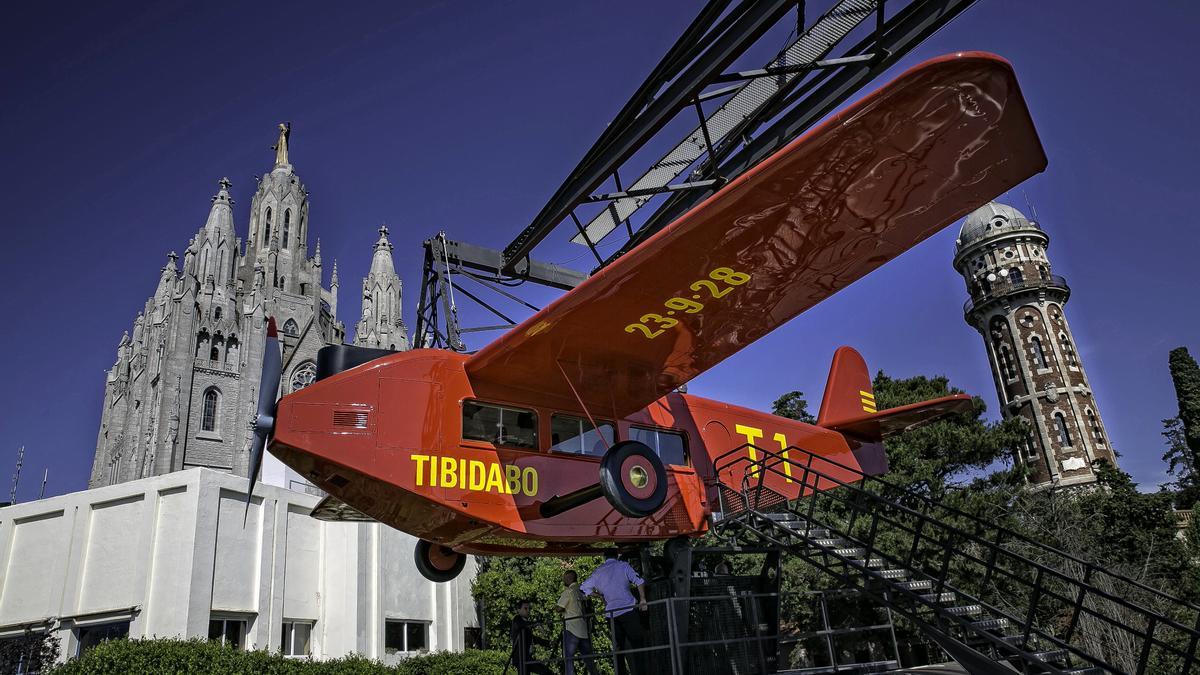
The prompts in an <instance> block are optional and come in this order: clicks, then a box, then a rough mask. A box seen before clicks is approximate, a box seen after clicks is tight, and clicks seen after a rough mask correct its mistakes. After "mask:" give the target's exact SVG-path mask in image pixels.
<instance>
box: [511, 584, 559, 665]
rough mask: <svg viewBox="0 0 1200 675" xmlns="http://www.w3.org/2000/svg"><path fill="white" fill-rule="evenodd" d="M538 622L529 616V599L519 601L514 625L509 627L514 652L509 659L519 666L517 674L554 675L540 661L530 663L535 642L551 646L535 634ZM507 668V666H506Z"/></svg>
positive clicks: (513, 621)
mask: <svg viewBox="0 0 1200 675" xmlns="http://www.w3.org/2000/svg"><path fill="white" fill-rule="evenodd" d="M536 625H537V622H536V621H534V620H532V619H530V618H529V601H528V600H522V601H521V602H519V603H517V613H516V615H515V616H513V620H512V626H511V627H510V628H509V629H508V638H509V639H510V640H512V652H511V653H510V654H509V657H508V661H509V663H511V664H513V665H514V666H516V667H517V675H529V674H530V673H535V674H536V675H554V673H553V671H551V670H550V669H549V668H547V667H546V666H545V665H543V664H540V663H530V661H532V660H533V645H534V643H537V644H540V645H542V646H545V647H549V646H550V643H549V642H548V641H546V640H543V639H542V638H540V637H538V636H536V635H534V634H533V627H534V626H536ZM506 668H507V666H506Z"/></svg>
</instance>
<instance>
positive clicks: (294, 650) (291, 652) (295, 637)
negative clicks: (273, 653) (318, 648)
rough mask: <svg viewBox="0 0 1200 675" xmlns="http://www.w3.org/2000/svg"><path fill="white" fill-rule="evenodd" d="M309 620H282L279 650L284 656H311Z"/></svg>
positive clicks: (310, 626)
mask: <svg viewBox="0 0 1200 675" xmlns="http://www.w3.org/2000/svg"><path fill="white" fill-rule="evenodd" d="M312 629H313V625H312V622H311V621H284V622H283V638H282V640H283V641H282V644H280V647H279V651H280V652H282V653H283V655H284V656H312Z"/></svg>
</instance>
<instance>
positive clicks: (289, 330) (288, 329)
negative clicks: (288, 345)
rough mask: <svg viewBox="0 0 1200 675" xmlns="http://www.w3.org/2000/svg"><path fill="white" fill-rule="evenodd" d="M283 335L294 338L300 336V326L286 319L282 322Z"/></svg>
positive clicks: (292, 320) (293, 320)
mask: <svg viewBox="0 0 1200 675" xmlns="http://www.w3.org/2000/svg"><path fill="white" fill-rule="evenodd" d="M283 334H284V335H291V336H292V337H296V336H297V335H299V334H300V326H299V325H297V324H296V320H295V319H288V320H287V321H284V322H283Z"/></svg>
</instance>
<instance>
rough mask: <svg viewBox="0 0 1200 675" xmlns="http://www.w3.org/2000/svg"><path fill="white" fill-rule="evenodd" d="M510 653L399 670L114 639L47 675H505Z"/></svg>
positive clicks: (460, 655)
mask: <svg viewBox="0 0 1200 675" xmlns="http://www.w3.org/2000/svg"><path fill="white" fill-rule="evenodd" d="M507 658H508V653H507V652H499V651H481V650H467V651H465V652H434V653H432V654H421V655H417V656H412V657H409V658H406V659H404V660H403V661H402V662H401V663H400V664H399V665H397V666H385V665H383V664H382V663H380V662H379V661H375V660H373V659H368V658H366V657H363V656H358V655H352V656H346V657H343V658H340V659H330V660H327V661H312V660H308V659H295V658H285V657H284V656H282V655H280V654H279V653H270V652H265V651H246V650H239V649H233V648H231V647H222V646H221V645H219V644H217V643H214V642H208V641H207V640H203V639H200V638H192V639H190V640H182V639H178V638H169V639H161V638H160V639H153V640H110V641H108V642H104V643H101V644H100V645H97V646H96V647H93V648H92V649H90V650H89V651H88V652H87V653H86V654H84V655H83V656H82V657H80V658H77V659H71V660H70V661H67V662H66V663H64V664H62V665H59V666H57V667H55V668H52V669H51V670H49V671H44V672H46V673H48V675H117V674H121V675H124V674H125V673H174V674H179V675H185V674H191V673H196V674H199V673H205V674H207V673H245V674H247V675H250V674H254V675H258V674H259V673H265V674H269V675H293V674H295V675H383V674H385V673H386V674H389V675H475V674H478V675H501V673H503V672H504V664H505V661H506V660H507Z"/></svg>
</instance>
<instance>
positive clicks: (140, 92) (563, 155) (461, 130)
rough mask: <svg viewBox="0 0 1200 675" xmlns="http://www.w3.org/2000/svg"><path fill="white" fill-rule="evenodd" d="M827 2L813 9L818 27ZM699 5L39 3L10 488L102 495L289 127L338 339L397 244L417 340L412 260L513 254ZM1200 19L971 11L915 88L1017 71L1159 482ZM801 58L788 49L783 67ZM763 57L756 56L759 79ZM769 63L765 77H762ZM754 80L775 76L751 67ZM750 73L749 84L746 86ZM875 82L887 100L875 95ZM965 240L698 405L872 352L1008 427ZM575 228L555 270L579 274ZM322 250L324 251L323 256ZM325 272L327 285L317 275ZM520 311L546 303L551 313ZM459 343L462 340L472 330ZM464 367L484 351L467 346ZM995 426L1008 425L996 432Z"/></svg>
mask: <svg viewBox="0 0 1200 675" xmlns="http://www.w3.org/2000/svg"><path fill="white" fill-rule="evenodd" d="M821 4H824V3H810V5H821ZM698 7H699V3H690V2H667V1H660V2H652V3H647V2H624V1H620V2H619V1H615V0H610V1H608V2H595V3H584V2H552V1H549V0H546V1H537V2H534V1H529V2H443V3H427V4H425V3H417V2H407V3H374V4H372V3H341V4H339V5H330V4H328V3H316V2H293V3H288V5H287V6H286V9H284V8H283V6H280V5H274V4H272V5H267V4H263V3H241V4H238V3H234V4H223V5H222V4H213V3H182V2H174V3H147V4H141V5H139V4H135V3H123V4H118V5H109V6H101V5H91V6H87V5H79V6H76V7H72V8H71V9H70V11H67V10H66V9H64V7H62V6H61V5H53V4H46V3H23V4H22V5H20V6H17V7H14V8H12V9H10V10H9V12H8V14H7V16H8V18H9V21H7V22H6V26H5V27H4V28H2V29H0V31H2V33H3V35H2V36H0V37H2V39H0V55H2V57H3V58H0V72H2V73H3V77H2V80H0V81H2V82H3V83H4V100H5V105H4V106H3V107H0V119H2V121H3V123H2V124H0V147H2V148H3V157H4V159H3V161H2V162H0V190H2V193H0V194H2V195H3V204H4V206H5V211H6V213H5V217H4V219H3V222H4V224H3V225H2V226H0V227H3V232H4V239H3V241H4V246H3V247H0V269H2V270H4V280H5V284H4V288H5V291H6V292H5V293H4V294H3V295H2V296H0V298H2V299H0V303H2V304H0V310H2V312H3V314H2V315H3V316H4V317H5V318H6V319H7V320H8V322H9V324H8V325H9V328H8V329H6V330H4V331H3V332H2V333H0V335H2V337H0V340H2V343H0V345H2V348H3V353H4V354H6V355H8V360H7V370H8V374H9V384H8V385H7V386H5V387H3V389H0V411H2V412H0V479H3V481H2V482H0V484H2V485H3V487H4V488H5V489H7V486H8V482H7V478H8V477H9V475H10V471H11V467H12V463H13V461H14V460H15V457H16V450H17V447H18V446H20V445H22V444H24V445H25V446H26V461H25V468H24V471H23V480H22V483H21V489H20V491H19V494H18V498H19V499H22V500H27V499H31V498H33V497H35V496H36V494H37V490H38V487H39V483H40V478H41V475H42V470H43V469H45V468H49V470H50V482H49V486H48V488H47V494H58V493H63V492H70V491H74V490H78V489H81V488H83V487H84V486H85V484H86V480H87V475H88V473H89V471H90V467H91V460H92V453H93V451H94V448H95V438H96V431H97V428H98V424H99V417H100V406H101V400H102V395H103V376H104V372H105V370H106V369H107V368H109V367H110V366H111V365H112V363H113V360H114V358H115V349H116V346H117V342H118V340H119V339H120V337H121V333H122V331H124V330H127V329H128V328H129V326H130V325H131V323H132V320H133V317H134V315H135V314H136V312H137V311H138V310H139V309H140V308H141V306H142V305H143V303H144V302H145V300H146V298H147V296H149V295H150V294H151V293H152V292H153V290H154V287H155V284H156V281H157V278H158V270H159V268H160V267H161V265H162V264H163V262H164V261H165V259H166V254H167V252H168V251H171V250H175V251H180V252H182V250H183V248H184V247H185V246H186V243H187V240H188V238H189V237H190V236H192V234H194V233H195V231H196V230H197V229H198V228H199V227H200V226H201V225H202V224H203V222H204V218H205V216H206V215H207V212H208V205H209V197H210V196H211V195H212V194H213V193H214V192H215V190H216V182H217V180H218V179H219V178H221V177H222V176H229V177H230V178H231V179H232V180H233V182H234V188H233V194H234V197H235V199H236V200H237V206H236V207H235V219H236V220H235V222H236V224H237V227H238V230H239V232H241V233H244V232H245V227H246V216H247V211H246V209H247V208H248V205H249V201H250V195H251V194H252V190H253V186H254V181H253V176H254V175H255V174H258V173H262V172H264V171H267V170H269V169H270V164H271V160H272V157H273V155H272V153H271V151H270V148H269V146H270V145H271V144H272V142H273V141H274V137H275V132H274V127H275V124H276V123H277V122H279V121H282V120H290V121H292V123H293V125H294V131H293V135H292V160H293V163H294V165H295V166H296V170H297V172H298V173H299V174H300V176H301V178H302V179H303V180H304V181H305V182H306V184H307V186H308V188H309V189H310V190H311V192H312V207H311V234H312V236H313V237H314V238H315V237H317V236H319V237H320V238H321V243H322V253H323V254H324V256H325V259H326V260H327V261H328V260H329V259H331V258H337V259H338V261H339V269H340V273H341V280H342V284H343V286H342V294H341V304H342V311H341V318H342V319H343V320H344V321H345V322H346V323H347V325H348V326H350V327H352V326H353V323H354V322H355V321H356V320H357V318H358V310H359V308H358V298H357V286H358V284H359V280H360V279H361V278H362V276H363V275H364V274H365V273H366V269H367V266H368V265H369V261H370V247H371V244H372V243H373V241H374V239H375V237H376V236H377V235H376V232H375V230H376V228H378V226H379V224H380V223H381V222H386V223H387V224H388V225H389V227H390V228H391V231H392V235H393V241H394V243H395V244H396V255H395V259H396V265H397V268H398V270H399V272H400V275H401V277H402V278H403V280H404V282H405V285H406V289H407V295H406V298H405V300H406V304H407V318H408V320H409V323H410V326H411V325H412V314H413V309H414V307H415V302H416V295H417V289H418V287H419V273H420V255H421V249H420V243H421V241H422V240H423V239H425V238H427V237H429V236H431V235H433V234H435V233H436V232H437V231H439V230H443V229H444V230H446V231H447V233H448V235H449V236H450V237H451V238H454V239H461V240H464V241H470V242H473V243H478V244H482V245H489V246H496V247H499V246H503V245H504V244H505V243H507V242H508V241H509V239H511V237H512V236H513V235H514V234H515V233H516V232H517V231H519V230H520V229H521V228H522V227H524V226H525V225H526V224H528V222H529V221H530V220H531V219H532V217H533V216H534V215H535V214H536V212H537V210H538V209H539V208H540V207H541V206H542V204H543V203H544V202H545V200H546V199H547V198H548V197H549V195H550V194H551V192H552V191H553V190H554V189H555V188H556V187H557V186H558V184H559V183H560V182H561V180H562V178H563V177H564V176H565V174H566V172H567V171H569V170H570V169H571V168H572V167H573V166H574V164H575V163H576V162H577V161H578V159H579V158H580V156H581V155H582V153H583V152H584V151H585V150H586V149H587V147H588V145H589V144H590V143H591V141H592V140H593V139H595V137H596V136H597V135H598V134H599V133H600V131H601V130H602V129H603V126H604V124H605V123H606V122H608V120H609V119H611V117H612V115H613V114H615V112H616V111H617V109H618V108H619V106H620V105H621V104H622V103H623V102H624V101H625V99H626V98H627V97H628V96H629V95H630V94H631V93H632V91H633V89H634V88H635V87H636V86H637V84H638V83H640V81H641V80H642V78H643V77H644V76H645V74H646V73H647V72H648V71H649V69H650V68H651V66H652V65H653V64H654V63H656V62H657V59H658V58H659V57H660V56H661V55H662V54H663V52H664V51H665V50H666V48H667V47H668V46H669V44H670V43H671V42H672V41H673V40H674V38H675V37H676V36H677V35H678V33H679V31H680V30H681V29H682V27H683V26H684V25H685V24H686V23H687V22H688V21H689V20H690V19H691V17H692V16H693V15H694V13H695V12H696V11H697V9H698ZM1197 20H1200V9H1198V8H1197V5H1196V4H1195V3H1183V2H1160V3H1146V5H1145V6H1141V7H1139V9H1138V10H1137V11H1136V12H1135V11H1130V10H1129V7H1128V5H1127V4H1126V3H1115V2H1094V3H1086V7H1085V3H1068V2H1038V1H1034V0H981V2H979V4H978V5H977V6H975V7H974V8H972V9H971V10H969V11H968V12H967V13H966V14H965V15H964V16H963V17H961V18H960V19H958V20H957V21H955V22H954V23H952V24H951V25H950V26H949V27H947V28H946V29H944V30H943V31H942V32H941V33H939V34H938V35H936V36H934V38H933V39H931V40H930V41H928V42H927V43H925V45H923V46H922V47H921V48H920V49H918V50H917V51H916V52H914V53H913V54H912V55H910V56H909V57H907V58H906V59H905V61H904V62H903V63H902V64H901V66H900V67H901V68H903V67H907V66H908V65H912V64H913V63H915V62H917V61H919V60H921V59H924V58H928V57H931V56H935V55H938V54H942V53H946V52H952V51H958V50H975V49H978V50H987V51H993V52H996V53H998V54H1001V55H1003V56H1005V57H1007V58H1008V59H1009V60H1011V61H1012V62H1013V63H1014V65H1015V67H1016V70H1017V74H1018V77H1019V78H1020V80H1021V82H1022V86H1023V88H1024V91H1025V95H1026V98H1027V99H1028V101H1029V105H1030V108H1031V110H1032V112H1033V116H1034V119H1035V121H1036V123H1037V126H1038V128H1039V130H1040V133H1041V136H1042V140H1043V143H1044V144H1045V146H1046V150H1047V153H1048V155H1049V158H1050V166H1049V169H1048V171H1047V172H1046V173H1045V174H1042V175H1041V176H1038V177H1036V178H1034V179H1032V180H1031V181H1029V182H1028V183H1027V184H1026V185H1025V186H1023V189H1021V190H1015V191H1013V193H1011V194H1010V195H1008V198H1007V199H1008V201H1009V202H1010V203H1013V204H1014V205H1016V206H1017V207H1018V208H1020V209H1022V210H1026V204H1027V203H1032V204H1033V205H1034V206H1035V208H1036V210H1037V215H1038V216H1039V219H1040V220H1041V222H1042V224H1043V226H1044V228H1045V229H1046V230H1047V231H1048V232H1049V233H1050V236H1051V238H1052V241H1051V247H1050V251H1049V254H1050V257H1051V260H1052V262H1053V264H1054V268H1055V272H1057V273H1060V274H1063V275H1065V276H1066V278H1067V279H1068V281H1069V282H1070V284H1071V286H1072V288H1073V289H1074V295H1073V297H1072V299H1071V301H1070V303H1069V304H1068V306H1067V315H1068V318H1069V319H1070V321H1071V323H1072V326H1073V328H1074V331H1075V336H1076V341H1077V343H1078V346H1079V352H1080V356H1081V358H1082V360H1083V363H1084V365H1085V367H1086V369H1087V371H1088V374H1089V376H1090V378H1091V381H1092V384H1093V386H1094V388H1095V393H1096V397H1097V399H1098V402H1099V405H1100V411H1101V414H1102V415H1103V417H1104V420H1105V423H1106V425H1107V427H1108V430H1109V433H1110V435H1111V436H1112V439H1113V442H1114V445H1115V446H1116V448H1117V449H1118V451H1119V452H1120V453H1122V457H1121V460H1120V461H1121V464H1122V467H1123V468H1125V469H1126V470H1128V471H1129V472H1131V473H1132V474H1133V475H1134V477H1135V479H1136V480H1138V481H1139V482H1140V483H1142V484H1143V485H1145V486H1153V485H1155V484H1157V483H1159V482H1161V481H1162V480H1164V467H1163V465H1162V463H1161V461H1160V459H1159V458H1160V455H1161V454H1162V442H1161V438H1160V436H1159V432H1160V420H1161V419H1162V418H1164V417H1169V416H1172V415H1174V414H1175V407H1174V406H1175V402H1174V396H1173V393H1172V389H1171V383H1170V377H1169V374H1168V372H1167V365H1166V364H1167V352H1168V351H1169V350H1170V349H1171V348H1173V347H1176V346H1180V345H1186V346H1189V347H1191V348H1192V349H1193V352H1197V351H1200V316H1198V314H1197V312H1196V299H1195V298H1196V292H1197V282H1196V280H1195V277H1193V276H1192V274H1193V272H1194V268H1195V265H1196V262H1195V260H1196V253H1197V251H1198V250H1200V235H1198V234H1197V228H1196V218H1195V211H1194V206H1193V205H1194V203H1195V196H1194V195H1195V186H1196V183H1197V179H1198V178H1200V171H1197V169H1196V167H1195V163H1194V159H1195V158H1196V157H1197V156H1200V140H1198V139H1200V135H1198V134H1197V131H1196V129H1195V126H1194V121H1193V120H1194V118H1195V111H1196V109H1197V97H1198V96H1197V87H1196V77H1195V71H1194V69H1193V68H1192V67H1191V66H1190V65H1189V64H1190V62H1191V60H1192V54H1191V51H1192V50H1191V49H1190V47H1192V46H1193V42H1194V36H1193V35H1192V34H1191V30H1190V27H1191V26H1194V25H1196V22H1197ZM783 37H784V35H782V34H780V35H778V36H773V37H772V38H771V39H775V38H778V40H779V41H780V44H781V43H782V42H781V41H782V39H783ZM762 56H765V54H763V55H762ZM758 57H759V55H756V58H758ZM759 60H765V59H763V58H759ZM743 65H746V66H747V67H751V66H756V65H761V64H760V63H750V62H747V63H745V64H743ZM876 84H878V82H877V83H876ZM956 230H957V226H954V227H952V228H950V229H948V230H947V231H945V232H943V233H942V234H941V235H939V236H937V237H934V238H933V239H931V240H929V241H927V242H925V243H924V244H922V245H921V246H919V247H917V248H916V249H914V250H913V251H911V252H909V253H907V254H906V255H904V256H903V257H902V258H900V259H898V260H896V261H895V262H893V263H891V264H889V265H887V266H885V267H884V268H883V269H881V270H879V271H878V272H876V273H875V274H873V275H871V276H870V277H868V278H866V279H864V280H862V281H861V282H859V283H856V284H855V285H853V286H852V287H850V288H849V289H847V290H845V291H843V292H842V293H839V294H838V295H837V296H835V297H834V298H831V299H830V300H828V301H827V302H825V303H823V304H822V305H820V306H818V307H817V308H815V309H814V310H812V311H810V312H808V313H806V314H805V315H804V316H802V317H800V318H799V319H797V320H795V321H793V322H792V323H791V324H789V325H787V326H785V327H784V328H782V329H780V330H778V331H776V332H775V333H773V334H772V335H770V336H768V337H767V338H765V339H764V340H762V341H761V342H760V343H759V344H756V345H754V346H753V347H752V348H750V349H747V350H745V351H744V352H743V353H741V354H739V355H738V356H736V357H735V358H734V359H732V360H731V361H729V362H726V363H725V364H723V365H722V366H720V367H718V368H717V369H715V370H713V371H711V372H710V373H707V374H705V375H703V376H702V377H700V378H699V379H698V380H697V381H696V382H695V383H694V384H693V386H692V391H695V392H697V393H702V394H704V395H707V396H712V397H715V398H723V399H727V400H730V401H734V402H738V403H741V404H745V405H750V406H752V407H759V408H765V407H767V406H769V404H770V402H771V401H772V400H773V399H774V398H775V397H776V396H778V395H779V394H780V393H782V392H785V391H788V390H791V389H801V390H803V391H805V392H808V394H809V399H810V401H812V402H813V403H814V405H815V403H816V402H817V399H818V398H819V395H820V392H821V391H822V389H823V386H824V379H825V375H826V371H827V368H828V363H829V358H830V357H831V356H832V353H833V350H834V349H835V348H836V347H837V346H838V345H840V344H851V345H854V346H856V347H858V348H859V349H860V350H861V351H862V352H863V354H864V355H865V356H866V358H867V360H868V363H869V364H870V365H871V367H872V368H882V369H884V370H886V371H888V372H889V373H890V374H893V375H896V376H905V375H912V374H935V373H941V374H945V375H948V376H949V377H950V378H951V381H952V382H953V383H954V384H955V385H957V386H959V387H960V388H962V389H965V390H967V391H969V392H972V393H977V394H980V395H982V396H983V398H984V400H986V401H988V402H989V404H990V405H991V406H992V408H993V411H994V408H995V400H996V395H995V391H994V387H993V384H992V380H991V377H990V374H989V371H988V368H987V364H986V359H985V355H984V349H983V345H982V342H981V339H980V338H979V336H978V334H976V333H975V332H974V330H973V329H971V328H969V327H968V326H967V325H966V324H965V323H964V322H963V319H962V314H961V308H962V303H963V301H964V300H965V291H964V289H963V284H962V281H961V279H959V278H958V276H957V274H956V273H955V272H954V270H953V269H952V268H951V266H950V260H951V257H952V254H953V243H954V237H955V231H956ZM566 238H567V236H566V232H565V231H564V232H563V233H561V234H560V235H558V236H557V237H556V238H555V239H554V240H553V241H551V242H548V244H547V246H545V247H543V248H539V250H538V252H539V254H540V255H541V256H542V257H543V258H546V259H550V260H553V261H569V264H575V265H576V266H579V267H580V268H582V269H586V263H587V259H586V258H583V257H579V256H580V254H581V253H582V251H581V250H579V249H577V248H575V247H573V246H572V245H569V244H566V243H565V239H566ZM311 245H312V242H310V246H311ZM326 269H328V265H327V268H326ZM531 297H535V298H539V299H541V300H544V299H545V298H546V297H547V296H546V294H544V293H540V294H539V293H533V294H531ZM468 318H470V317H468ZM475 346H478V343H476V345H475ZM993 414H994V413H993Z"/></svg>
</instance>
